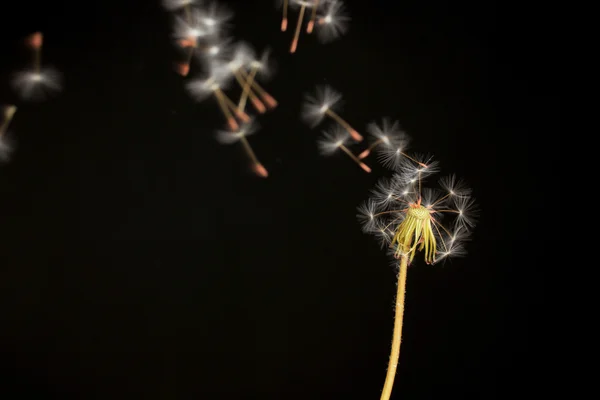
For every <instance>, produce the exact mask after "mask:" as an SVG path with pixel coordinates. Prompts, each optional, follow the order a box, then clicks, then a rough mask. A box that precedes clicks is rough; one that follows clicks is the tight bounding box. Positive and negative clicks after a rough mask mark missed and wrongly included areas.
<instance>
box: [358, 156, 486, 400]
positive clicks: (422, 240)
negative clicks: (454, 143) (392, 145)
mask: <svg viewBox="0 0 600 400" xmlns="http://www.w3.org/2000/svg"><path fill="white" fill-rule="evenodd" d="M401 160H402V161H401V162H399V163H398V164H397V172H396V173H395V174H394V175H393V177H392V178H391V179H385V180H382V181H381V182H380V183H379V184H378V185H377V186H376V188H375V189H374V190H373V193H372V194H373V196H372V197H371V198H370V199H369V200H368V201H367V202H366V203H365V204H363V205H361V206H360V207H359V215H358V218H359V220H360V221H361V223H362V225H363V231H365V232H369V233H372V234H374V235H375V236H376V237H377V238H378V239H379V240H380V242H381V243H383V244H384V245H386V246H387V247H389V248H390V250H391V254H392V255H393V257H394V258H395V259H396V260H399V264H400V273H399V275H398V292H397V297H396V313H395V322H394V333H393V340H392V349H391V356H390V359H389V365H388V370H387V376H386V380H385V384H384V388H383V392H382V395H381V400H389V398H390V395H391V392H392V386H393V383H394V377H395V375H396V369H397V364H398V359H399V357H400V343H401V337H402V323H403V316H404V297H405V292H406V275H407V268H408V265H409V264H411V263H412V262H413V261H414V258H415V256H416V254H417V253H420V254H423V258H424V260H425V263H427V264H435V263H440V262H442V261H444V260H446V259H449V258H450V257H457V256H463V255H464V254H465V251H464V247H463V245H464V242H465V241H466V240H467V239H468V236H469V229H470V228H472V227H473V226H474V225H475V220H476V207H475V202H474V200H473V199H472V198H471V196H470V190H469V189H468V188H467V187H466V185H465V184H464V182H462V181H460V180H458V179H457V178H456V177H455V176H454V175H452V176H449V177H445V178H442V179H441V180H440V186H441V188H442V189H441V190H436V189H430V188H423V187H422V181H423V180H424V179H425V178H426V177H427V176H430V175H432V174H434V173H436V172H437V171H438V168H437V164H436V163H435V162H434V161H433V160H432V159H431V158H430V157H427V156H422V155H415V156H410V157H403V158H402V159H401ZM413 160H415V161H413ZM448 216H449V217H454V218H450V221H449V222H448V221H446V223H444V224H442V219H443V217H448ZM396 262H398V261H396Z"/></svg>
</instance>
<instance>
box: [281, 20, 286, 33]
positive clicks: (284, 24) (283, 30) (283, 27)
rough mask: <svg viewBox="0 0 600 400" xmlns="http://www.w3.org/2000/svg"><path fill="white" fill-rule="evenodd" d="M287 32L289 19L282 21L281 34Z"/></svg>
mask: <svg viewBox="0 0 600 400" xmlns="http://www.w3.org/2000/svg"><path fill="white" fill-rule="evenodd" d="M286 30H287V18H284V19H282V20H281V32H285V31H286Z"/></svg>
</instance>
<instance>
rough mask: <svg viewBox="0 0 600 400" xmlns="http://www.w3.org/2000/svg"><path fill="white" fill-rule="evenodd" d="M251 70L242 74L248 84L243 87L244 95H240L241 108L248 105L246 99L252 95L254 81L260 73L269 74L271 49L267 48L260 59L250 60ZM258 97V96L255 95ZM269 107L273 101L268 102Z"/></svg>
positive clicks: (239, 105) (239, 104) (239, 106)
mask: <svg viewBox="0 0 600 400" xmlns="http://www.w3.org/2000/svg"><path fill="white" fill-rule="evenodd" d="M249 65H250V72H248V73H245V74H244V75H242V79H243V80H245V82H246V84H245V85H244V87H243V88H242V95H241V96H240V101H239V103H238V108H239V109H240V110H244V108H245V107H246V101H247V100H248V96H250V95H251V92H252V88H253V83H254V81H255V78H256V76H257V75H258V74H260V75H262V76H266V75H268V74H269V72H270V71H269V50H266V51H265V52H264V53H263V54H262V56H261V57H260V59H256V58H254V59H253V60H251V61H250V62H249ZM254 97H255V98H256V96H254ZM267 103H268V105H269V108H272V107H271V106H272V103H271V102H267Z"/></svg>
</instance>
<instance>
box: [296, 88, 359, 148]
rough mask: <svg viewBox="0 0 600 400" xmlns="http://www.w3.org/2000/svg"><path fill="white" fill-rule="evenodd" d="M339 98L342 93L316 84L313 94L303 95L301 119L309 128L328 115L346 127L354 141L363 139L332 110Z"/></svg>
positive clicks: (340, 98)
mask: <svg viewBox="0 0 600 400" xmlns="http://www.w3.org/2000/svg"><path fill="white" fill-rule="evenodd" d="M341 100H342V95H341V94H340V93H338V92H336V91H335V90H333V89H332V88H331V87H330V86H327V85H324V86H317V88H316V92H315V95H306V96H305V101H304V103H303V105H302V114H301V116H302V119H303V120H304V121H305V122H306V123H308V124H309V125H310V126H311V128H314V127H316V126H317V125H319V124H320V123H321V121H323V118H325V116H328V117H330V118H332V119H333V120H334V121H335V122H337V123H338V124H339V125H340V126H342V127H343V128H344V129H346V131H348V133H349V134H350V136H351V137H352V139H354V141H356V142H361V141H362V140H363V137H362V135H361V134H360V133H358V131H357V130H356V129H354V128H353V127H352V126H350V124H349V123H348V122H346V121H345V120H344V119H342V117H340V116H339V115H338V114H337V113H336V112H335V111H333V108H334V107H335V106H336V104H338V103H339V102H340V101H341Z"/></svg>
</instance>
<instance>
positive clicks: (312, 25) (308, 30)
mask: <svg viewBox="0 0 600 400" xmlns="http://www.w3.org/2000/svg"><path fill="white" fill-rule="evenodd" d="M320 4H321V2H320V0H313V7H312V13H311V15H310V20H309V21H308V24H307V25H306V33H308V34H310V33H312V31H313V29H314V28H315V20H316V19H317V10H318V9H319V5H320Z"/></svg>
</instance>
